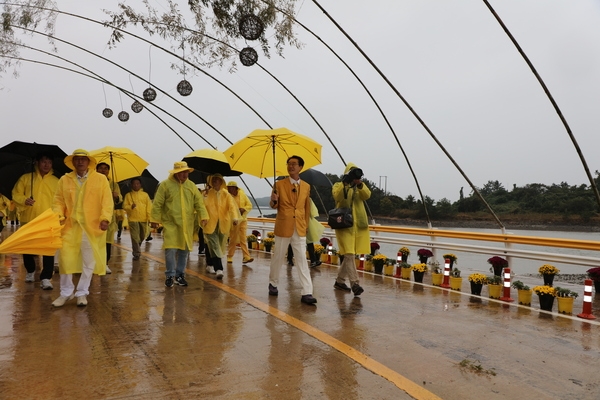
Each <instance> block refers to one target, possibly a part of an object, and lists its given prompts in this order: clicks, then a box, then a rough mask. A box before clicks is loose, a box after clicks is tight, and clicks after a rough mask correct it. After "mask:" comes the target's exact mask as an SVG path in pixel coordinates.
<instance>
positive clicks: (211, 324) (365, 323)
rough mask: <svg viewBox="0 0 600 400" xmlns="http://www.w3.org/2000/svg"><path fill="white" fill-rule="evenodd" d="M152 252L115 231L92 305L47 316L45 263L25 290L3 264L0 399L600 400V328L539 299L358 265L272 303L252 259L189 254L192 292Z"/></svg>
mask: <svg viewBox="0 0 600 400" xmlns="http://www.w3.org/2000/svg"><path fill="white" fill-rule="evenodd" d="M161 244H162V241H161V238H160V236H159V235H155V239H154V240H153V241H152V242H145V243H144V244H143V245H142V251H143V252H144V253H143V255H142V258H141V259H140V260H138V261H132V257H131V251H130V248H129V247H130V246H129V237H128V236H127V235H126V234H124V235H123V237H122V240H121V242H119V243H117V244H115V246H113V252H112V253H113V255H112V259H111V260H110V263H109V265H110V267H111V269H112V271H113V274H112V275H106V276H104V277H97V276H95V277H94V279H93V281H92V285H91V287H90V295H89V296H88V302H89V304H88V306H87V307H77V306H76V305H75V302H74V301H71V302H68V303H67V304H66V305H65V306H64V307H62V308H56V309H55V308H53V307H52V305H51V303H52V301H53V300H54V299H55V298H56V297H58V295H59V291H58V285H59V282H58V281H59V280H58V275H55V276H54V278H53V284H54V287H55V288H54V290H52V291H44V290H41V289H40V288H39V276H38V275H39V270H38V272H36V282H35V283H26V282H25V281H24V280H25V270H24V267H23V266H22V261H21V257H20V256H16V255H0V272H1V273H0V275H1V276H0V398H2V399H58V398H60V399H71V398H72V399H75V398H78V399H80V398H82V397H84V398H89V399H104V398H109V399H119V398H144V399H159V398H160V399H165V398H167V399H179V398H201V397H202V398H222V399H271V398H272V399H322V398H329V399H340V398H345V399H403V398H419V399H421V398H423V399H425V398H444V399H475V398H486V399H488V398H489V399H504V398H533V397H535V398H537V399H553V398H570V399H598V398H600V384H599V383H598V379H597V371H598V369H599V367H600V324H599V323H598V322H597V321H588V320H582V319H579V318H577V317H569V316H563V315H559V314H557V313H556V312H554V313H547V312H540V311H539V310H538V307H539V303H538V301H537V299H536V298H535V296H534V299H533V302H532V303H533V304H532V306H533V307H524V306H519V305H516V304H514V303H511V304H506V303H503V302H499V301H494V300H491V299H488V298H487V297H486V296H487V289H485V288H484V291H483V297H477V296H471V295H469V294H468V293H467V292H468V288H467V284H468V282H466V281H467V279H466V278H465V279H464V281H465V282H464V283H463V291H462V293H459V292H455V291H448V290H444V289H440V288H438V287H433V286H431V285H429V284H428V283H430V279H431V278H430V276H426V277H425V284H424V285H421V284H416V283H413V282H407V281H402V280H398V279H395V278H391V277H385V276H376V275H373V274H370V273H364V272H360V273H359V275H360V277H361V284H362V285H363V287H364V288H365V292H364V293H363V294H362V295H361V296H360V297H353V296H352V295H351V294H348V293H345V292H341V291H338V290H335V289H333V282H334V280H335V276H336V274H337V267H335V266H328V265H325V264H323V265H321V266H320V267H318V268H314V269H312V270H311V274H312V277H313V284H314V287H315V289H314V293H313V294H314V296H315V297H316V298H317V299H318V303H317V305H316V306H309V305H305V304H301V303H300V284H299V281H298V276H297V272H296V271H295V269H294V268H293V267H286V268H282V272H281V279H280V286H279V296H278V297H270V296H268V293H267V286H268V273H269V261H270V255H269V254H266V253H264V252H259V251H256V250H253V251H252V256H253V257H254V258H255V261H254V262H252V263H249V264H247V265H242V264H241V259H242V256H241V252H240V251H238V252H236V255H235V256H234V262H233V264H227V266H226V267H225V277H224V279H223V281H217V280H216V279H215V275H214V274H213V275H211V274H208V273H206V271H205V260H204V257H203V256H200V255H198V254H195V252H192V253H191V254H190V259H189V261H188V266H187V267H188V271H187V272H186V273H187V276H186V277H187V280H188V282H189V286H188V287H181V286H175V287H173V288H166V287H165V286H164V270H165V268H164V261H163V260H164V257H163V252H162V250H161V248H160V247H161ZM522 280H524V279H522ZM539 280H540V281H541V278H540V279H539ZM524 281H525V280H524ZM525 283H526V284H530V285H531V284H541V283H539V282H537V280H535V278H534V279H533V280H532V281H531V282H525ZM513 292H514V291H513ZM512 297H516V293H513V295H512ZM554 310H555V311H556V305H555V306H554ZM580 312H581V299H579V301H578V303H576V306H575V309H574V314H577V313H580ZM593 312H594V314H595V315H596V316H600V296H596V295H595V296H594V302H593Z"/></svg>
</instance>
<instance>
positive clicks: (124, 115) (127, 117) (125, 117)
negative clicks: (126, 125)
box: [118, 111, 129, 122]
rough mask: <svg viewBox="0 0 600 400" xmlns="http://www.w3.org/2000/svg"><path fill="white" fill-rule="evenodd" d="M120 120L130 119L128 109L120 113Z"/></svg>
mask: <svg viewBox="0 0 600 400" xmlns="http://www.w3.org/2000/svg"><path fill="white" fill-rule="evenodd" d="M118 117H119V121H121V122H127V121H129V113H128V112H127V111H121V112H120V113H119V115H118Z"/></svg>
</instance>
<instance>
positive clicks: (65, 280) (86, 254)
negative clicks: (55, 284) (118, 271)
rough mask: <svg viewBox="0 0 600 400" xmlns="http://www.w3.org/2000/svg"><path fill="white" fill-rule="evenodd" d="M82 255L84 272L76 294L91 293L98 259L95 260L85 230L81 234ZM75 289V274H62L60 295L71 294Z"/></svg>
mask: <svg viewBox="0 0 600 400" xmlns="http://www.w3.org/2000/svg"><path fill="white" fill-rule="evenodd" d="M81 256H82V258H83V272H82V273H81V277H80V278H79V282H78V283H77V291H76V292H75V296H76V297H77V296H83V295H86V296H87V295H88V294H90V292H89V290H88V289H89V288H90V283H91V282H92V276H93V275H94V267H95V265H96V260H94V251H93V250H92V246H91V245H90V241H89V240H88V237H87V235H86V234H85V231H84V232H82V235H81ZM74 290H75V285H73V274H60V295H61V296H70V295H71V294H73V291H74Z"/></svg>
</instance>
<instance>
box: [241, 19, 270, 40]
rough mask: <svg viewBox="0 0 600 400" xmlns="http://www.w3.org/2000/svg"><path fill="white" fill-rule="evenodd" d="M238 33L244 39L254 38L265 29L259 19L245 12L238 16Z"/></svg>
mask: <svg viewBox="0 0 600 400" xmlns="http://www.w3.org/2000/svg"><path fill="white" fill-rule="evenodd" d="M238 27H239V29H240V34H241V35H242V36H243V37H244V39H246V40H256V39H258V38H259V37H260V35H262V33H263V31H264V30H265V25H264V24H263V23H262V21H261V19H260V18H258V17H257V16H256V15H254V14H246V15H243V16H242V18H240V22H239V26H238Z"/></svg>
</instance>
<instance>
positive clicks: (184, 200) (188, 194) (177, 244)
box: [150, 174, 208, 250]
mask: <svg viewBox="0 0 600 400" xmlns="http://www.w3.org/2000/svg"><path fill="white" fill-rule="evenodd" d="M194 211H196V214H194ZM194 217H197V218H198V219H200V220H208V212H207V211H206V207H204V201H203V199H202V194H201V193H200V191H199V190H198V188H197V187H196V185H195V184H194V182H192V181H190V180H189V179H188V180H186V181H185V182H183V183H180V182H179V181H178V180H177V178H175V177H174V176H173V174H171V175H169V178H168V179H165V180H164V181H162V182H161V183H160V184H159V185H158V189H157V190H156V195H155V196H154V202H153V204H152V212H151V213H150V221H151V222H156V223H159V224H162V226H163V232H162V233H163V239H164V240H163V248H165V249H180V250H191V249H192V245H193V238H194Z"/></svg>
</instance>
